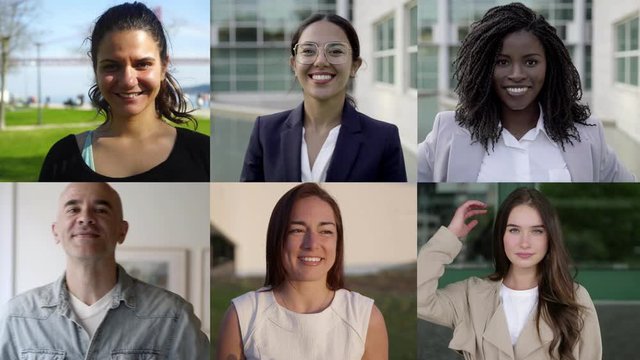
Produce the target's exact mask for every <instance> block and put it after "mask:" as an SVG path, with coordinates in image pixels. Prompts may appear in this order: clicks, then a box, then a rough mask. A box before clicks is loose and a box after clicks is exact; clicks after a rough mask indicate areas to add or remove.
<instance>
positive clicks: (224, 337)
mask: <svg viewBox="0 0 640 360" xmlns="http://www.w3.org/2000/svg"><path fill="white" fill-rule="evenodd" d="M266 250H267V253H266V260H267V273H266V277H265V281H264V287H262V288H260V289H258V290H257V291H251V292H248V293H246V294H244V295H241V296H239V297H237V298H235V299H233V301H232V304H231V306H229V309H228V310H227V312H226V314H225V316H224V319H223V321H222V325H221V327H220V333H219V334H220V335H219V338H218V344H217V349H216V352H217V358H218V359H224V360H229V359H235V360H239V359H309V360H321V359H349V360H356V359H357V360H360V359H367V360H371V359H380V360H384V359H387V358H388V356H387V353H388V339H387V330H386V326H385V323H384V318H383V317H382V313H381V312H380V310H378V308H377V307H376V306H375V305H374V304H373V299H370V298H368V297H366V296H363V295H360V294H359V293H357V292H354V291H349V290H347V289H345V288H344V272H343V259H344V238H343V226H342V216H341V215H340V208H339V207H338V204H337V203H336V201H335V200H334V199H333V198H332V197H331V195H329V194H328V193H327V192H326V191H325V190H323V189H322V188H320V186H318V185H317V184H315V183H303V184H300V185H298V186H296V187H294V188H292V189H291V190H289V191H288V192H287V193H285V194H284V195H283V196H282V197H281V198H280V200H279V201H278V203H277V204H276V206H275V207H274V209H273V212H272V213H271V218H270V220H269V227H268V230H267V248H266Z"/></svg>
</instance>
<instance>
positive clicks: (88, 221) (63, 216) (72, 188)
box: [52, 183, 128, 260]
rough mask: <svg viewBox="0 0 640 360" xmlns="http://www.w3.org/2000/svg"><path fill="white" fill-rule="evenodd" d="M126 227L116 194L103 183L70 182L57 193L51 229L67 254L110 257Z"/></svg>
mask: <svg viewBox="0 0 640 360" xmlns="http://www.w3.org/2000/svg"><path fill="white" fill-rule="evenodd" d="M127 230H128V224H127V222H126V221H124V220H122V204H121V202H120V198H119V196H118V194H117V193H116V192H115V190H113V189H112V188H111V187H109V186H108V185H107V184H103V183H72V184H70V185H69V186H67V188H66V189H65V190H64V192H63V193H62V195H60V204H59V207H58V216H57V218H56V222H55V223H54V224H53V225H52V232H53V235H54V237H55V240H56V243H61V244H62V247H63V248H64V250H65V252H66V253H67V258H73V259H80V260H99V259H103V258H112V257H113V256H114V253H115V248H116V245H117V244H121V243H122V242H123V241H124V238H125V236H126V234H127Z"/></svg>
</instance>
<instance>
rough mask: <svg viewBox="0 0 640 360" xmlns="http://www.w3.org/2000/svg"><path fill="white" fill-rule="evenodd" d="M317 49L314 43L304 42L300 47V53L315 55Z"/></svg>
mask: <svg viewBox="0 0 640 360" xmlns="http://www.w3.org/2000/svg"><path fill="white" fill-rule="evenodd" d="M316 51H317V50H316V47H315V45H313V44H302V45H300V46H299V47H298V54H300V55H304V56H314V55H315V54H316Z"/></svg>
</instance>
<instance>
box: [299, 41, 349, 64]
mask: <svg viewBox="0 0 640 360" xmlns="http://www.w3.org/2000/svg"><path fill="white" fill-rule="evenodd" d="M311 44H313V45H315V47H316V56H315V57H314V58H313V61H311V62H309V63H305V62H300V61H299V60H298V46H299V45H311ZM333 44H340V45H344V46H345V47H346V48H347V50H348V54H347V55H348V56H349V55H351V53H352V51H353V49H351V46H350V45H349V43H346V42H343V41H330V42H326V43H324V45H322V47H321V46H320V45H318V43H315V42H313V41H305V42H303V43H297V44H295V45H294V46H293V48H292V50H293V57H294V58H295V60H296V62H297V63H298V64H300V65H312V64H313V63H314V62H316V60H318V55H320V49H321V48H322V54H323V55H324V58H325V59H326V60H327V62H328V63H329V64H332V65H341V64H345V63H347V61H346V60H345V61H344V62H331V60H330V59H331V58H330V57H328V56H327V46H328V45H333ZM348 56H347V57H348Z"/></svg>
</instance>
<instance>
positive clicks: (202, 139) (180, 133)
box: [176, 127, 209, 148]
mask: <svg viewBox="0 0 640 360" xmlns="http://www.w3.org/2000/svg"><path fill="white" fill-rule="evenodd" d="M176 136H177V137H179V138H181V139H182V140H184V141H186V142H188V143H190V144H195V145H199V146H204V145H206V146H207V148H208V147H209V136H208V135H205V134H202V133H199V132H197V131H193V130H190V129H185V128H182V127H176Z"/></svg>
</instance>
